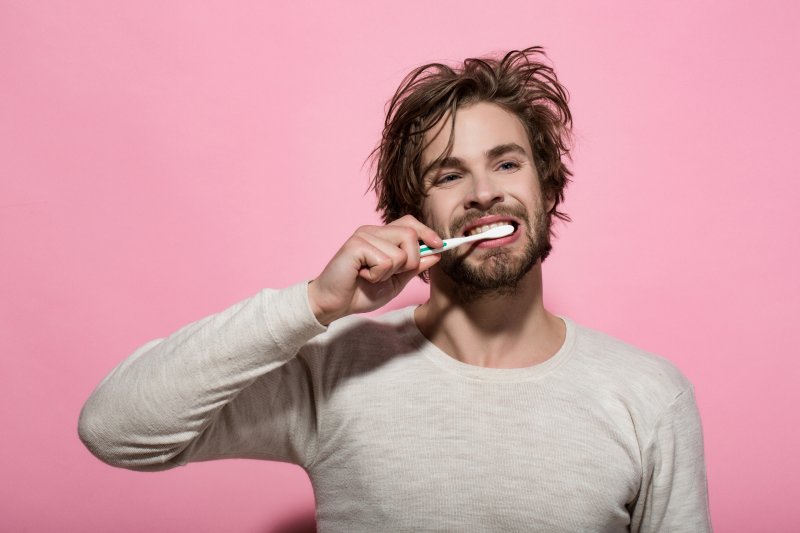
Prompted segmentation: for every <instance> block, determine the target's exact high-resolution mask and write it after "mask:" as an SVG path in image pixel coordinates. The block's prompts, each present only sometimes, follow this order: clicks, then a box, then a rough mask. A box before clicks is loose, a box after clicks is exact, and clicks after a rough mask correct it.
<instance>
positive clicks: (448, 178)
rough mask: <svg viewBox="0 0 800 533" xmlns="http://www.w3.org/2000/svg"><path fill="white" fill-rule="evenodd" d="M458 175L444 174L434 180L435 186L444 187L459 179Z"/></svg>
mask: <svg viewBox="0 0 800 533" xmlns="http://www.w3.org/2000/svg"><path fill="white" fill-rule="evenodd" d="M460 177H461V176H459V175H458V174H445V175H444V176H441V177H440V178H438V179H437V180H436V185H444V184H446V183H450V182H452V181H455V180H457V179H458V178H460Z"/></svg>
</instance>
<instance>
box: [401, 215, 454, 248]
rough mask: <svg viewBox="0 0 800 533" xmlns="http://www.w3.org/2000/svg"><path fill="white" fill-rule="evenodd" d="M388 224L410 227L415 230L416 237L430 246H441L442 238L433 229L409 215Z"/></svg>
mask: <svg viewBox="0 0 800 533" xmlns="http://www.w3.org/2000/svg"><path fill="white" fill-rule="evenodd" d="M389 226H398V227H406V228H411V229H413V230H414V231H415V232H416V234H417V239H418V240H421V241H422V242H424V243H425V244H427V245H428V246H430V247H431V248H440V247H441V246H442V238H441V237H440V236H439V235H438V234H437V233H436V232H435V231H434V230H432V229H431V228H429V227H428V226H426V225H425V224H423V223H422V222H420V221H419V220H417V219H416V218H414V217H413V216H411V215H406V216H404V217H401V218H398V219H397V220H395V221H393V222H391V223H390V224H389Z"/></svg>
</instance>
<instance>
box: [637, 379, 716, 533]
mask: <svg viewBox="0 0 800 533" xmlns="http://www.w3.org/2000/svg"><path fill="white" fill-rule="evenodd" d="M631 531H634V532H636V531H638V532H640V533H655V532H666V531H669V532H670V533H679V532H687V533H703V532H710V531H711V519H710V517H709V511H708V487H707V482H706V469H705V460H704V451H703V433H702V426H701V423H700V413H699V411H698V409H697V404H696V402H695V398H694V392H693V390H692V389H691V388H689V389H687V390H685V391H684V392H682V393H681V394H680V395H679V396H678V397H677V398H675V400H674V401H673V402H672V404H671V405H670V406H669V407H668V408H667V409H666V411H665V412H664V413H663V414H662V415H661V417H660V418H659V420H658V422H657V424H656V426H655V428H654V430H653V434H652V437H651V438H650V440H649V441H648V444H647V445H646V446H645V448H644V450H643V452H642V486H641V489H640V493H639V497H638V499H637V501H636V503H635V506H634V509H633V512H632V520H631Z"/></svg>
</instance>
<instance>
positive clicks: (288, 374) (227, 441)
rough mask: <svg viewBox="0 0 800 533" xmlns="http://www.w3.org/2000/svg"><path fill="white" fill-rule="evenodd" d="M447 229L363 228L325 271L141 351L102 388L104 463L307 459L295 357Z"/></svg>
mask: <svg viewBox="0 0 800 533" xmlns="http://www.w3.org/2000/svg"><path fill="white" fill-rule="evenodd" d="M418 239H422V240H423V241H425V243H426V244H428V245H430V246H433V247H435V246H439V245H441V240H440V239H439V238H438V237H437V236H436V234H435V233H434V232H433V231H432V230H430V228H427V227H425V226H424V225H422V224H421V223H420V222H419V221H417V220H416V219H413V218H411V217H405V218H403V219H400V220H398V221H396V222H395V223H393V224H390V225H388V226H365V227H362V228H359V230H358V231H356V232H355V233H354V234H353V236H352V237H350V239H348V240H347V242H345V244H344V245H343V246H342V248H341V249H340V250H339V252H338V253H337V254H336V255H335V256H334V258H333V259H331V261H330V262H329V263H328V265H327V266H326V267H325V269H324V270H323V272H322V273H321V274H320V276H319V277H318V278H317V279H315V280H313V281H312V282H311V283H308V284H307V283H301V284H298V285H295V286H293V287H290V288H288V289H283V290H277V291H274V290H264V291H262V292H260V293H258V294H257V295H255V296H253V297H252V298H249V299H247V300H245V301H243V302H240V303H238V304H236V305H234V306H232V307H231V308H229V309H227V310H225V311H223V312H221V313H219V314H216V315H213V316H210V317H207V318H205V319H203V320H200V321H198V322H195V323H193V324H190V325H188V326H186V327H184V328H182V329H181V330H179V331H178V332H176V333H174V334H173V335H171V336H170V337H168V338H166V339H160V340H156V341H152V342H150V343H148V344H145V345H144V346H142V347H141V348H140V349H139V350H137V351H136V352H135V353H134V354H133V355H131V356H130V357H129V358H128V359H126V360H125V361H124V362H122V363H121V364H120V365H119V366H118V367H117V368H115V369H114V370H113V371H112V372H111V374H110V375H109V376H108V377H106V378H105V379H104V380H103V381H102V382H101V383H100V385H98V387H97V388H96V389H95V391H94V392H93V393H92V395H91V397H90V398H89V400H88V401H87V402H86V404H85V405H84V408H83V410H82V412H81V416H80V421H79V435H80V438H81V440H82V441H83V442H84V443H85V444H86V446H87V447H88V448H89V450H90V451H91V452H92V453H93V454H94V455H96V456H97V457H98V458H100V459H101V460H103V461H105V462H107V463H109V464H111V465H114V466H120V467H124V468H130V469H134V470H163V469H167V468H171V467H173V466H176V465H178V464H183V463H185V462H188V461H194V460H206V459H215V458H221V457H261V458H265V459H276V460H283V461H289V462H294V463H297V464H305V463H306V462H307V461H308V460H310V457H311V455H313V451H314V446H315V441H316V435H315V424H314V421H315V419H316V414H315V412H314V409H315V405H314V394H313V390H312V387H313V383H311V377H310V373H309V370H308V367H307V365H306V364H304V363H303V362H302V361H298V360H296V358H295V356H296V354H297V353H298V352H299V351H300V350H301V348H302V347H303V346H304V345H305V344H306V343H307V342H308V341H309V340H310V339H311V338H313V337H314V336H315V335H318V334H319V333H321V332H323V331H325V325H327V324H329V323H330V322H331V321H332V320H335V319H337V318H340V317H343V316H346V315H349V314H353V313H360V312H365V311H369V310H372V309H377V308H378V307H381V306H382V305H384V304H385V303H387V302H388V301H390V300H391V299H392V298H394V297H395V296H397V294H399V292H400V291H401V290H402V288H403V287H404V286H405V285H406V284H407V283H408V281H409V280H411V279H412V278H413V277H414V276H415V275H417V274H418V273H420V272H422V271H424V270H425V269H427V268H430V267H431V266H432V265H434V264H435V263H436V262H437V261H438V256H431V257H426V258H423V259H420V257H419V253H418Z"/></svg>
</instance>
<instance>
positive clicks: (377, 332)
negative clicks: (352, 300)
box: [311, 307, 415, 352]
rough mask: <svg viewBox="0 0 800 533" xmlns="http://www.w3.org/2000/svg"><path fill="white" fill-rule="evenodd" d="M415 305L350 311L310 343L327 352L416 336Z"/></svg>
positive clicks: (390, 343)
mask: <svg viewBox="0 0 800 533" xmlns="http://www.w3.org/2000/svg"><path fill="white" fill-rule="evenodd" d="M414 327H415V326H414V308H413V307H404V308H401V309H396V310H392V311H387V312H384V313H383V314H380V315H350V316H346V317H344V318H340V319H339V320H336V321H334V322H332V323H331V324H330V326H328V330H327V331H326V332H325V333H323V334H322V335H319V336H317V337H315V338H314V339H312V341H311V344H312V345H315V346H316V347H318V348H323V349H324V350H325V351H326V352H331V351H337V350H340V349H344V350H353V349H355V351H362V350H363V349H368V348H373V349H375V348H384V349H386V348H390V347H391V346H393V345H396V344H398V343H399V344H406V343H408V342H409V341H410V339H413V338H414V335H413V328H414Z"/></svg>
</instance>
